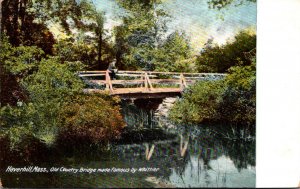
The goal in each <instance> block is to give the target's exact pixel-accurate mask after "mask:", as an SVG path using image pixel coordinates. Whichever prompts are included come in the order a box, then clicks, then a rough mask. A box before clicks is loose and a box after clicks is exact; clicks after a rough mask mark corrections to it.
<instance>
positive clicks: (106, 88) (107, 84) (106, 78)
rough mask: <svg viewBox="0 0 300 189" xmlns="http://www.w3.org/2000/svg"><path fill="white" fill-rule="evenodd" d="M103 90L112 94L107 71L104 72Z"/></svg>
mask: <svg viewBox="0 0 300 189" xmlns="http://www.w3.org/2000/svg"><path fill="white" fill-rule="evenodd" d="M105 90H109V91H110V93H113V88H112V83H111V80H110V76H109V71H108V70H106V72H105Z"/></svg>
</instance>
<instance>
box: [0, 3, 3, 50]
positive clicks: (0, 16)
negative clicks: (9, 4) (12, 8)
mask: <svg viewBox="0 0 300 189" xmlns="http://www.w3.org/2000/svg"><path fill="white" fill-rule="evenodd" d="M2 1H3V0H0V38H2ZM0 47H1V42H0Z"/></svg>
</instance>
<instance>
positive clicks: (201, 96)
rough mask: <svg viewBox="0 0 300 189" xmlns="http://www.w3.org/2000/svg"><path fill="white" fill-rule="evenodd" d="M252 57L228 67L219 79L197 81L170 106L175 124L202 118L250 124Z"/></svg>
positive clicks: (253, 91) (252, 120) (253, 113)
mask: <svg viewBox="0 0 300 189" xmlns="http://www.w3.org/2000/svg"><path fill="white" fill-rule="evenodd" d="M255 61H256V60H255V59H253V60H252V64H251V65H249V66H237V67H232V68H231V69H230V70H229V72H230V73H229V74H228V75H227V76H226V78H225V79H224V80H223V81H201V82H198V83H197V84H195V85H194V86H192V87H191V88H189V89H188V90H187V91H186V92H185V94H184V95H183V98H182V99H180V100H179V101H178V102H177V103H175V105H174V107H173V108H172V109H171V112H170V118H171V119H172V120H173V121H175V122H177V123H201V122H203V121H213V122H227V123H232V124H236V125H237V124H242V125H254V124H255V118H256V111H255V110H256V82H255V79H256V76H255V73H256V72H255V69H256V66H255Z"/></svg>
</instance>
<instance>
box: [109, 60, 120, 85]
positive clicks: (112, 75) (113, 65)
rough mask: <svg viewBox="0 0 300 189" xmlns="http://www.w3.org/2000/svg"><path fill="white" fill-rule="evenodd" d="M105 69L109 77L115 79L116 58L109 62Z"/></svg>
mask: <svg viewBox="0 0 300 189" xmlns="http://www.w3.org/2000/svg"><path fill="white" fill-rule="evenodd" d="M107 70H108V73H109V76H110V78H111V79H112V80H114V79H116V74H117V72H118V69H117V67H116V59H114V60H113V61H112V62H111V63H109V65H108V68H107Z"/></svg>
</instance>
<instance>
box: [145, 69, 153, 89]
mask: <svg viewBox="0 0 300 189" xmlns="http://www.w3.org/2000/svg"><path fill="white" fill-rule="evenodd" d="M145 79H146V82H147V83H148V85H149V87H148V89H149V90H152V89H153V87H152V84H151V81H150V79H149V77H148V74H147V73H145ZM148 85H147V86H148Z"/></svg>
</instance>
